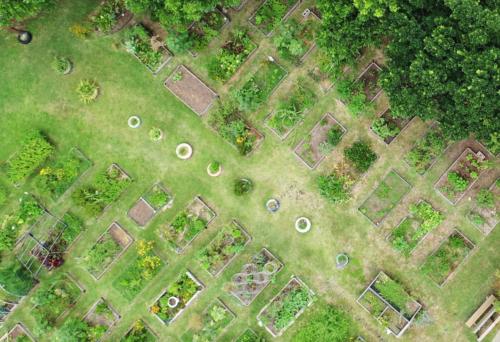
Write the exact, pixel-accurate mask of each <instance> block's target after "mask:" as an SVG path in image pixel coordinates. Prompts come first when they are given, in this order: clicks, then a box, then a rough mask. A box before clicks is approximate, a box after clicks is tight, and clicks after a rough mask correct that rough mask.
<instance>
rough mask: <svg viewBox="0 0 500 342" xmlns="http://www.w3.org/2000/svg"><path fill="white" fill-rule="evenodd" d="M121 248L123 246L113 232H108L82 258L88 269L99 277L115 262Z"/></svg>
mask: <svg viewBox="0 0 500 342" xmlns="http://www.w3.org/2000/svg"><path fill="white" fill-rule="evenodd" d="M121 250H122V247H121V246H120V245H119V244H118V243H117V242H116V241H115V239H113V237H112V236H111V234H110V233H106V234H105V235H104V236H103V237H102V238H101V239H100V240H99V241H97V243H96V244H95V245H94V246H93V247H92V248H91V249H90V250H89V251H88V252H87V253H86V254H85V255H84V256H83V258H82V259H83V262H84V263H85V266H86V268H87V269H88V271H89V272H90V273H92V274H93V275H94V276H95V277H97V276H99V275H100V274H101V273H102V272H103V271H104V270H105V269H106V268H107V267H108V266H109V265H110V264H111V263H112V262H113V260H114V259H115V258H116V256H117V255H118V254H119V253H120V252H121Z"/></svg>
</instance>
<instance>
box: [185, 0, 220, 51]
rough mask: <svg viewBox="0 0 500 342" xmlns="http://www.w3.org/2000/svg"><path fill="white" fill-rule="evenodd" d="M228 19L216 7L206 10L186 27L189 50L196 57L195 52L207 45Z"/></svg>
mask: <svg viewBox="0 0 500 342" xmlns="http://www.w3.org/2000/svg"><path fill="white" fill-rule="evenodd" d="M227 23H229V19H228V18H227V17H226V16H225V15H224V14H223V13H222V12H221V11H219V10H218V9H215V10H214V11H211V12H207V13H205V14H204V15H203V17H202V18H201V19H200V20H199V21H196V22H194V23H192V24H191V25H190V26H189V28H188V37H189V45H190V48H189V52H190V53H191V55H193V56H194V57H196V55H197V52H200V51H201V50H202V49H204V48H205V47H207V46H208V44H209V43H210V41H211V40H212V39H213V38H215V37H216V36H217V35H219V32H220V31H221V30H222V28H223V27H224V26H225V25H226V24H227Z"/></svg>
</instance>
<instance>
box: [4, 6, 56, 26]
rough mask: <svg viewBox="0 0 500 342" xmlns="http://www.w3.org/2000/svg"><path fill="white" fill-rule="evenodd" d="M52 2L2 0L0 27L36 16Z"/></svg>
mask: <svg viewBox="0 0 500 342" xmlns="http://www.w3.org/2000/svg"><path fill="white" fill-rule="evenodd" d="M52 2H53V0H2V1H0V26H7V25H11V24H13V23H14V22H15V21H20V20H23V19H26V18H28V17H31V16H34V15H36V14H38V13H39V12H40V11H41V10H43V9H44V8H46V7H47V6H49V5H51V4H52Z"/></svg>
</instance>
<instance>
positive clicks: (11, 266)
mask: <svg viewBox="0 0 500 342" xmlns="http://www.w3.org/2000/svg"><path fill="white" fill-rule="evenodd" d="M35 283H36V280H35V279H33V278H32V277H31V273H29V272H28V271H27V270H26V269H25V268H24V267H23V266H22V265H21V264H20V263H19V261H18V260H17V259H14V258H13V259H12V260H9V262H8V264H7V265H6V266H3V267H1V268H0V285H1V286H2V287H3V288H4V289H5V290H7V291H8V292H10V293H13V294H15V295H17V296H25V295H27V294H28V292H29V291H30V290H31V289H32V288H33V286H35Z"/></svg>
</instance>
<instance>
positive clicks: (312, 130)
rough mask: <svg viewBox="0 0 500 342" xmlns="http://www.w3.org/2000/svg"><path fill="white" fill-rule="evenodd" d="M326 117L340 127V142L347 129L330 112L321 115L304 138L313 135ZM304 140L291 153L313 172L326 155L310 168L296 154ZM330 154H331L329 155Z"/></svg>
mask: <svg viewBox="0 0 500 342" xmlns="http://www.w3.org/2000/svg"><path fill="white" fill-rule="evenodd" d="M327 116H329V117H330V118H331V119H332V120H333V121H335V123H336V124H337V125H339V126H340V128H341V129H342V130H343V131H344V133H342V135H341V136H340V140H342V138H343V137H344V135H346V134H347V128H345V126H344V125H342V124H341V123H340V121H338V120H337V119H335V117H334V116H333V114H332V113H330V112H327V113H325V115H323V116H322V117H321V118H320V119H319V120H318V122H317V123H316V124H315V125H314V127H313V128H312V129H311V130H310V131H309V132H308V133H307V135H306V137H307V136H308V135H312V134H313V132H314V131H315V130H317V129H318V127H320V125H321V121H323V120H324V119H325V118H326V117H327ZM332 127H333V126H332ZM305 140H306V138H303V139H302V140H301V141H300V142H299V143H298V144H297V145H296V146H295V148H294V149H293V153H294V154H295V156H296V157H297V158H298V159H299V160H300V161H301V162H302V163H304V165H306V166H307V167H308V168H309V169H310V170H314V169H315V168H317V167H318V166H319V164H321V163H322V162H323V160H324V159H325V158H326V157H327V155H323V156H322V157H321V158H320V159H319V160H318V161H317V162H316V163H315V164H314V165H312V166H311V165H309V164H308V163H307V162H306V161H305V159H303V158H302V157H301V156H300V155H299V154H298V152H297V150H298V149H299V147H302V145H303V144H304V143H305ZM339 143H340V142H339ZM330 154H331V153H330ZM353 185H354V184H353Z"/></svg>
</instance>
